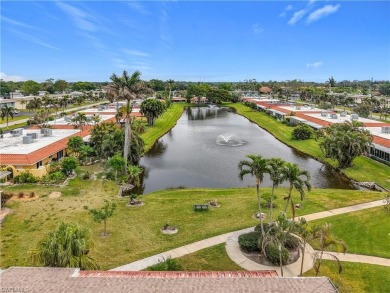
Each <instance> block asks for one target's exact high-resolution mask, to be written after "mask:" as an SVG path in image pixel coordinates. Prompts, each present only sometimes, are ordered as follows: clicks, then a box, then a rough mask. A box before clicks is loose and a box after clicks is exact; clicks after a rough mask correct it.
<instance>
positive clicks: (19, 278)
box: [1, 267, 337, 293]
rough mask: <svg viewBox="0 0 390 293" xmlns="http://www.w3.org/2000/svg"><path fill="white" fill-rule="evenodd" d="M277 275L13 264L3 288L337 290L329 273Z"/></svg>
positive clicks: (146, 292) (243, 292)
mask: <svg viewBox="0 0 390 293" xmlns="http://www.w3.org/2000/svg"><path fill="white" fill-rule="evenodd" d="M275 275H276V273H275V272H274V271H265V272H114V271H110V272H106V271H105V272H99V271H79V270H78V269H72V268H28V267H11V268H9V269H7V270H5V271H2V273H1V289H2V291H4V290H8V291H9V292H29V293H35V292H64V293H65V292H66V293H68V292H78V293H89V292H93V293H99V292H131V293H138V292H142V293H151V292H158V293H168V292H170V293H176V292H180V293H184V292H196V293H208V292H210V293H211V292H212V293H226V292H237V293H238V292H240V293H251V292H253V293H255V292H256V293H258V292H289V293H292V292H299V293H306V292H307V293H314V292H315V293H334V292H337V290H336V289H335V288H334V286H333V284H332V283H331V282H330V280H329V279H328V278H326V277H318V278H281V277H274V276H275ZM12 290H13V291H12ZM8 291H7V292H8ZM4 292H5V291H4Z"/></svg>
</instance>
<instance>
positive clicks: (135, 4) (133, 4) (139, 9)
mask: <svg viewBox="0 0 390 293" xmlns="http://www.w3.org/2000/svg"><path fill="white" fill-rule="evenodd" d="M126 4H127V5H128V6H129V7H130V8H131V9H132V10H134V11H136V12H138V13H140V14H143V15H149V14H150V12H149V11H148V10H146V8H145V7H144V6H143V5H142V4H141V3H140V2H135V1H129V2H126Z"/></svg>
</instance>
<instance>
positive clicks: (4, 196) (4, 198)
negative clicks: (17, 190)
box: [1, 192, 14, 208]
mask: <svg viewBox="0 0 390 293" xmlns="http://www.w3.org/2000/svg"><path fill="white" fill-rule="evenodd" d="M13 196H14V194H13V193H12V192H11V193H8V192H3V193H2V194H1V208H3V207H4V205H5V203H6V202H7V201H8V200H9V199H10V198H11V197H13Z"/></svg>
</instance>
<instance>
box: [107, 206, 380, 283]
mask: <svg viewBox="0 0 390 293" xmlns="http://www.w3.org/2000/svg"><path fill="white" fill-rule="evenodd" d="M384 204H385V202H384V201H383V200H377V201H373V202H368V203H363V204H358V205H353V206H349V207H344V208H338V209H334V210H329V211H325V212H319V213H314V214H308V215H305V216H304V217H305V219H306V220H308V221H312V220H317V219H322V218H327V217H331V216H335V215H340V214H345V213H350V212H355V211H360V210H364V209H370V208H373V207H378V206H383V205H384ZM253 228H254V227H250V228H246V229H242V230H238V231H234V232H230V233H225V234H222V235H218V236H214V237H211V238H207V239H204V240H200V241H197V242H194V243H191V244H187V245H185V246H181V247H178V248H175V249H172V250H168V251H165V252H163V253H160V254H156V255H153V256H150V257H147V258H144V259H141V260H138V261H135V262H132V263H129V264H126V265H123V266H120V267H117V268H114V269H112V270H111V271H140V270H144V269H146V268H147V267H149V266H152V265H154V264H157V263H159V262H160V261H163V260H164V259H166V258H168V257H171V258H177V257H181V256H184V255H186V254H190V253H193V252H196V251H198V250H201V249H204V248H208V247H211V246H215V245H218V244H221V243H225V242H226V243H227V247H229V243H230V244H231V245H233V244H232V241H235V242H237V241H236V239H238V235H240V234H243V233H247V232H250V231H253ZM231 247H234V246H231ZM236 248H237V247H236ZM227 249H228V248H227ZM309 253H310V254H312V251H309ZM228 255H229V257H230V258H231V259H232V260H233V261H234V262H236V263H237V264H238V265H240V266H241V264H244V262H243V258H242V257H243V255H242V252H241V250H240V249H239V248H238V250H237V249H234V248H232V249H231V250H230V252H229V251H228ZM305 258H306V256H305ZM309 260H310V257H307V261H309ZM311 260H312V259H311ZM311 262H312V261H311ZM247 263H249V262H247ZM297 263H298V266H299V269H297V267H296V266H292V267H291V268H290V272H288V271H286V274H284V276H287V275H294V276H297V275H299V270H300V262H296V263H295V264H297ZM257 265H259V264H257ZM259 266H261V265H259ZM243 268H246V267H243ZM246 269H249V270H254V269H255V270H261V269H262V268H260V267H256V268H254V267H253V264H251V265H248V268H246ZM267 269H269V267H267ZM275 270H276V271H277V269H276V267H275ZM279 273H280V272H279Z"/></svg>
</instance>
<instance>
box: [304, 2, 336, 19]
mask: <svg viewBox="0 0 390 293" xmlns="http://www.w3.org/2000/svg"><path fill="white" fill-rule="evenodd" d="M339 8H340V4H337V5H325V6H324V7H322V8H319V9H317V10H316V11H313V12H312V13H310V15H309V16H308V17H307V19H306V22H307V23H312V22H315V21H317V20H319V19H321V18H323V17H325V16H328V15H330V14H333V13H335V12H337V10H339Z"/></svg>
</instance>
